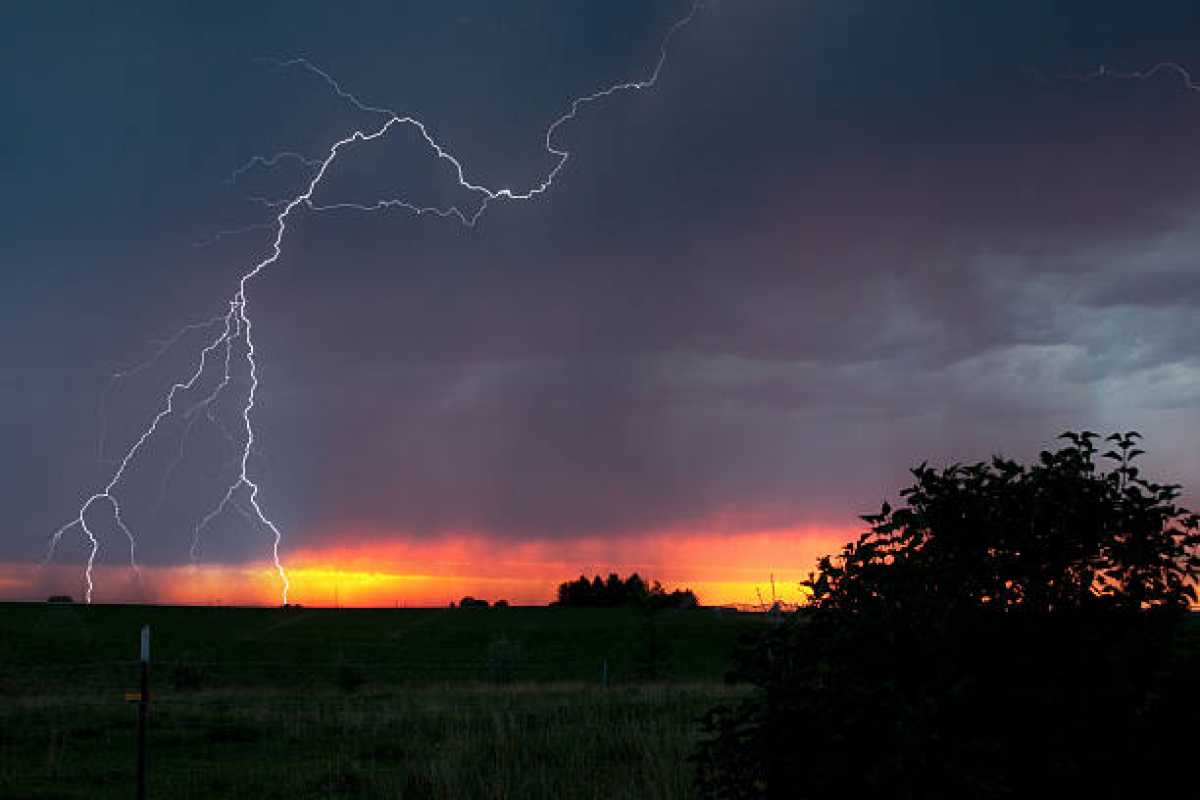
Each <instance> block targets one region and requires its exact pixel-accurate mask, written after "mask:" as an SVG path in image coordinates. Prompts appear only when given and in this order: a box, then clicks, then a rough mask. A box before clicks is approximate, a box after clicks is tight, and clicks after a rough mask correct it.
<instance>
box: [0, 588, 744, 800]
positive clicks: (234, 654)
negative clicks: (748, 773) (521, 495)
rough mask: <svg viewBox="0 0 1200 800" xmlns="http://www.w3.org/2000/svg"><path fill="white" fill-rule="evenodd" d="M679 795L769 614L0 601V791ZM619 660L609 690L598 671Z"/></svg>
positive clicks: (686, 792)
mask: <svg viewBox="0 0 1200 800" xmlns="http://www.w3.org/2000/svg"><path fill="white" fill-rule="evenodd" d="M142 624H149V625H150V626H151V629H152V632H153V646H152V656H153V662H154V663H153V667H152V684H153V689H154V704H153V711H152V717H151V739H150V741H151V796H152V797H165V796H170V797H172V798H173V800H181V799H182V798H209V797H212V798H237V797H254V798H274V797H279V798H284V797H287V798H302V797H414V798H418V797H438V798H443V797H444V798H452V797H468V798H469V797H488V798H526V797H528V798H536V797H547V798H549V797H567V798H573V797H579V798H592V797H595V798H614V797H627V798H676V797H689V796H690V795H691V779H692V778H691V776H692V772H691V769H690V766H689V764H688V762H687V760H686V756H687V754H688V753H689V752H690V751H691V749H692V746H693V744H694V742H695V740H696V737H697V735H698V734H699V729H698V725H697V719H698V718H699V716H700V715H701V714H702V713H703V711H704V710H705V709H707V708H708V707H710V706H712V705H713V704H714V703H717V702H723V701H729V700H731V699H734V698H735V697H736V696H737V694H738V693H739V692H740V691H741V690H738V689H733V688H730V687H726V686H725V685H723V683H722V681H721V679H722V676H723V673H724V671H725V670H726V669H727V667H728V665H729V656H730V653H731V651H732V648H733V646H734V643H735V641H736V639H737V637H738V635H739V634H740V633H743V632H746V631H749V630H754V629H756V628H758V627H760V626H762V625H764V624H767V623H766V621H765V619H764V618H763V617H762V616H760V615H751V614H729V613H720V612H716V611H711V610H696V611H666V612H659V613H657V614H654V615H648V614H646V613H644V612H641V611H637V610H632V609H611V610H609V609H604V610H600V609H596V610H591V609H554V608H508V609H487V610H449V609H423V610H416V609H413V610H400V609H398V610H386V609H383V610H332V609H287V610H283V609H234V608H170V607H121V606H110V607H105V606H97V607H79V606H48V605H43V604H12V605H0V797H4V798H7V799H9V800H12V799H14V798H60V797H61V798H85V797H86V798H104V797H129V796H131V793H132V787H133V782H132V776H133V754H134V722H135V717H136V711H135V705H134V704H131V703H126V702H125V700H124V697H123V694H124V692H126V691H129V690H133V689H135V688H136V675H137V673H136V664H135V657H136V654H137V638H138V630H139V629H140V627H141V625H142ZM606 664H607V677H608V686H605V685H603V679H604V675H605V665H606Z"/></svg>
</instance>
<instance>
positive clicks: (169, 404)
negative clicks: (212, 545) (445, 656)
mask: <svg viewBox="0 0 1200 800" xmlns="http://www.w3.org/2000/svg"><path fill="white" fill-rule="evenodd" d="M702 6H703V0H695V2H693V4H692V6H691V8H690V9H689V11H688V13H687V14H686V15H685V16H683V17H682V18H680V19H678V20H676V21H675V22H674V23H673V24H672V25H671V26H670V28H668V29H667V32H666V34H665V35H664V36H663V39H662V41H661V43H660V47H659V55H658V59H657V60H656V61H655V63H654V67H653V69H652V70H651V71H650V74H649V75H648V76H647V77H645V78H643V79H641V80H637V81H625V82H622V83H616V84H612V85H610V86H608V87H606V88H603V89H600V90H598V91H595V92H593V93H591V94H588V95H584V96H582V97H577V98H575V99H574V100H572V101H571V103H570V105H569V106H568V108H567V111H566V112H565V113H564V114H562V115H561V116H559V117H558V118H556V119H555V120H554V121H553V122H551V123H550V126H549V127H548V128H547V129H546V132H545V136H544V140H543V141H544V147H545V150H546V152H547V153H549V154H550V155H551V156H553V157H554V159H555V161H554V163H553V166H552V167H551V168H550V170H549V171H547V172H546V173H545V174H544V175H543V176H542V177H540V178H538V179H536V180H534V181H533V182H532V183H531V184H530V185H529V186H528V188H526V189H524V190H520V191H517V190H514V189H512V188H510V187H502V188H497V189H493V188H490V187H488V186H485V185H483V184H481V183H476V182H473V181H471V180H470V179H468V178H467V172H466V170H465V169H464V167H463V164H462V162H461V161H460V160H459V159H458V158H457V157H456V156H455V155H453V154H452V153H451V152H450V151H449V149H447V148H446V147H445V146H443V145H442V144H441V143H440V142H439V141H438V140H437V139H436V138H435V137H434V136H433V135H432V134H431V133H430V131H429V128H428V126H427V125H426V123H425V122H423V121H422V120H420V119H418V118H416V117H414V116H410V115H401V114H399V113H397V112H395V111H393V110H391V109H389V108H383V107H380V106H372V105H368V104H366V103H363V102H362V101H360V100H359V99H358V98H357V97H356V96H355V95H353V94H351V93H350V92H348V91H346V90H345V89H343V88H342V86H341V85H340V84H339V83H338V82H337V81H336V80H334V78H333V77H332V76H331V75H330V74H329V73H327V72H325V71H324V70H322V69H320V68H319V67H317V66H316V65H315V64H313V63H312V62H311V61H309V60H308V59H306V58H296V59H290V60H282V61H281V60H275V61H273V62H272V63H274V64H276V65H277V66H279V67H281V68H286V67H302V68H303V69H305V70H307V71H308V72H310V73H312V74H314V75H316V76H318V77H319V78H321V79H322V80H323V81H324V82H325V83H326V84H327V85H328V86H329V87H330V88H331V89H332V90H333V92H334V93H335V94H336V95H337V96H338V97H339V98H341V99H343V100H345V101H346V102H348V103H349V104H351V105H352V106H354V107H355V108H357V109H358V110H359V111H363V112H366V113H370V114H376V115H379V116H381V117H383V121H382V122H381V123H380V125H379V126H378V127H377V128H374V129H370V130H362V129H357V130H355V131H353V132H352V133H350V134H348V135H346V136H344V137H342V138H341V139H339V140H337V141H336V142H334V143H333V144H332V145H331V146H330V147H329V149H328V151H327V153H326V155H325V156H324V158H310V157H308V156H305V155H302V154H300V153H295V152H292V151H286V152H282V153H278V154H276V155H273V156H270V157H264V156H255V157H253V158H251V159H250V160H249V161H247V162H246V163H245V164H243V165H242V166H241V167H239V168H238V169H237V170H235V171H234V173H233V174H232V175H231V176H230V182H236V180H237V179H238V177H239V176H241V175H242V174H244V173H245V172H247V171H249V170H250V169H253V168H256V167H263V168H270V167H273V166H275V165H277V164H279V163H281V162H282V161H298V162H300V163H301V164H302V165H304V166H306V167H309V168H311V169H312V170H313V173H312V176H311V178H310V179H309V181H308V183H307V184H306V185H305V187H304V189H303V190H302V191H301V192H300V193H299V194H296V195H295V196H293V197H292V198H291V199H289V200H286V201H261V200H260V202H263V204H264V205H266V206H267V207H269V208H273V209H275V208H277V209H279V210H278V212H277V213H276V214H275V218H274V222H273V223H268V225H269V226H270V227H271V228H272V229H273V230H274V234H273V237H272V240H271V244H270V247H269V252H268V254H267V255H266V256H265V257H264V258H262V259H261V260H259V261H258V262H256V263H254V264H253V265H252V266H251V267H249V268H248V269H247V270H246V271H245V272H244V273H243V274H242V276H241V278H240V279H239V281H238V285H237V291H236V292H235V293H234V295H233V297H232V298H231V299H230V300H229V303H228V305H229V310H228V311H227V312H226V313H225V314H224V315H222V316H220V317H217V318H214V319H213V320H210V321H209V323H202V324H201V325H192V326H188V327H187V328H185V329H184V330H183V331H181V332H180V333H179V334H177V335H176V337H173V339H172V340H171V341H170V342H169V344H168V346H166V347H163V348H162V349H160V351H159V352H158V353H157V354H156V355H155V357H154V358H153V359H152V360H151V362H148V363H152V362H153V361H154V360H156V359H157V358H158V357H160V356H161V355H162V354H163V353H165V352H166V350H167V349H170V346H171V345H173V344H174V343H175V342H177V341H178V340H179V339H180V338H182V336H183V335H184V334H185V333H187V332H190V331H192V330H197V329H200V328H202V327H204V326H205V325H212V326H215V325H217V324H220V325H221V326H222V328H221V331H220V333H219V334H218V335H216V336H215V337H214V338H212V339H211V340H209V342H208V343H207V344H206V345H205V346H204V348H203V349H202V350H201V351H200V355H199V359H198V363H197V365H196V368H195V370H194V371H193V372H192V374H191V376H190V377H189V378H188V379H187V380H186V381H182V382H176V383H175V384H173V385H172V387H171V389H170V390H169V391H168V393H167V396H166V399H165V401H164V405H163V406H162V408H161V409H160V410H159V412H158V413H157V414H156V415H155V416H154V417H153V419H152V420H151V422H150V424H149V425H148V426H147V427H146V428H145V429H144V430H143V431H142V433H141V435H140V436H139V437H138V438H137V440H136V441H135V442H134V443H133V445H132V446H131V447H130V448H129V449H128V450H127V451H126V452H125V455H124V457H123V458H122V459H121V460H120V461H119V462H118V464H117V467H116V469H115V471H114V472H113V474H112V476H111V478H110V480H109V481H108V483H107V484H106V485H105V486H104V488H103V489H102V490H101V491H99V492H96V493H94V494H92V495H91V496H90V497H88V498H87V499H86V500H85V501H84V502H83V504H82V506H80V509H79V512H78V514H77V515H76V516H75V518H73V519H72V520H70V521H69V522H67V523H66V524H65V525H63V526H62V527H60V528H59V529H58V530H57V531H55V532H54V534H53V535H52V536H51V540H50V547H49V552H48V553H47V556H46V560H47V561H48V560H49V559H50V558H51V557H53V554H54V551H55V548H56V547H57V545H58V543H59V541H60V540H61V539H62V537H63V536H64V535H65V534H66V533H67V531H69V530H71V529H73V528H76V527H78V528H79V529H80V531H81V532H82V534H83V536H84V538H85V539H86V540H87V542H88V545H89V552H88V558H87V565H86V568H85V575H84V577H85V582H86V600H87V602H88V603H90V602H91V601H92V595H93V591H94V588H95V583H94V568H95V561H96V556H97V554H98V552H99V548H100V544H99V540H98V539H97V538H96V535H95V533H94V532H93V530H92V529H91V527H90V526H89V524H88V521H87V516H88V513H89V512H90V511H91V510H92V509H93V507H95V506H96V504H98V503H107V504H108V505H109V506H110V507H111V509H112V514H113V521H114V523H115V524H116V526H117V527H118V528H119V529H120V530H121V532H122V533H123V534H124V535H125V536H126V537H127V539H128V541H129V560H130V565H131V566H133V567H134V568H135V569H137V558H136V546H137V542H136V539H135V538H134V536H133V532H132V531H131V530H130V529H129V527H128V526H127V525H126V524H125V522H124V519H123V517H122V512H121V505H120V502H119V500H118V498H117V495H116V490H117V487H118V486H119V485H120V483H121V481H122V480H123V479H124V477H125V475H126V473H127V470H128V468H129V466H130V464H131V463H132V462H133V461H134V460H135V459H136V458H137V456H138V455H139V454H140V453H141V452H142V449H143V448H144V447H145V446H146V444H147V443H148V442H149V441H150V440H151V439H152V438H153V437H154V435H155V434H156V433H157V432H158V430H159V426H160V425H161V424H162V422H163V421H164V420H165V419H166V418H168V417H170V416H172V415H173V414H175V413H176V401H177V398H178V397H179V396H180V394H181V393H187V392H191V391H193V390H195V389H196V388H197V387H198V386H199V385H200V383H201V381H202V380H203V379H204V376H205V375H206V373H207V372H208V369H209V363H210V359H211V358H212V356H213V354H214V353H216V352H217V351H218V350H220V349H221V348H224V358H223V374H222V377H221V379H220V380H219V381H218V382H217V384H216V386H215V388H214V389H213V390H212V391H211V392H210V393H209V394H208V395H206V396H205V397H204V398H203V399H201V400H200V401H199V402H198V403H196V404H193V405H192V406H191V408H190V409H189V410H188V411H187V412H185V418H187V417H188V416H189V415H191V414H194V413H196V412H197V410H198V409H200V408H204V409H205V411H206V413H207V412H208V410H209V408H210V407H211V405H212V404H213V403H214V402H216V400H217V398H218V397H219V396H220V395H221V394H222V392H223V391H224V390H225V389H226V388H227V387H228V386H229V384H230V382H231V381H232V380H233V355H232V354H233V350H234V345H235V342H237V341H238V340H239V339H240V340H241V342H242V347H243V348H244V357H245V362H246V368H247V370H248V380H249V390H248V393H247V396H246V400H245V402H244V404H243V405H242V408H241V418H242V424H243V431H242V434H243V439H242V441H241V443H240V450H241V452H240V457H239V458H238V460H237V474H236V476H235V477H234V479H233V480H232V482H231V483H230V484H229V485H228V487H227V488H226V490H225V492H224V494H223V495H222V497H221V500H220V502H219V503H218V504H217V505H216V506H215V507H214V508H213V509H212V510H210V511H209V512H208V513H207V514H205V515H204V516H203V517H202V518H201V519H200V521H199V522H198V523H197V525H196V527H195V529H194V531H193V538H192V549H191V553H192V556H193V558H195V557H196V556H197V554H198V551H199V543H200V539H201V536H202V534H203V532H204V530H205V529H206V528H207V527H208V525H210V524H211V523H212V522H213V521H214V520H215V519H217V517H219V516H220V515H221V514H222V513H224V512H225V511H226V510H227V509H229V508H230V507H232V508H234V509H235V510H237V511H238V512H239V513H241V514H242V515H243V516H244V517H246V518H247V520H248V521H250V522H252V523H253V524H255V525H257V526H260V527H261V528H264V529H265V530H267V531H268V532H269V533H270V535H271V558H272V562H273V564H274V568H275V571H276V574H277V575H278V577H279V581H280V584H281V597H282V601H283V603H284V605H286V604H287V603H288V599H289V597H288V595H289V591H290V589H291V583H290V581H289V580H288V575H287V570H286V569H285V568H284V565H283V562H282V561H281V559H280V555H279V548H280V545H281V543H282V540H283V534H282V531H281V530H280V529H279V527H278V525H277V524H276V523H275V522H274V521H273V520H272V519H271V518H270V517H268V516H267V514H266V512H265V511H264V510H263V507H262V504H261V503H260V501H259V494H260V488H259V485H258V483H257V482H256V481H255V480H254V479H253V478H252V476H251V474H250V456H251V453H252V452H253V451H254V449H255V446H256V438H255V433H254V425H253V420H252V418H253V414H254V411H255V408H256V405H257V401H258V391H259V371H258V362H257V359H256V355H257V350H256V348H255V344H254V338H253V335H252V331H253V322H252V320H251V316H250V313H249V311H248V308H249V292H248V289H249V286H250V284H251V282H253V281H254V280H255V279H256V278H257V277H258V276H259V275H260V274H262V272H263V271H264V270H266V269H267V268H269V267H270V266H271V265H272V264H274V263H275V262H276V261H278V260H279V259H280V258H281V257H282V256H283V244H284V239H285V237H286V234H287V231H288V221H289V219H290V217H291V215H292V212H293V211H295V210H296V209H297V208H300V207H302V206H303V207H305V208H307V209H308V210H311V211H314V212H322V211H333V210H343V209H345V210H357V211H364V212H374V211H380V210H384V209H389V208H400V209H404V210H407V211H409V212H411V213H413V214H417V215H423V214H435V215H437V216H439V217H446V218H450V217H452V218H455V219H457V220H458V221H459V222H461V223H462V224H463V225H465V226H466V227H468V228H473V227H475V224H476V223H477V222H478V221H479V219H480V218H481V217H482V216H483V214H484V213H485V212H486V211H487V209H488V207H489V205H490V204H491V203H492V202H495V201H498V200H509V201H528V200H532V199H534V198H536V197H538V196H539V195H541V194H543V193H545V192H546V191H548V190H549V189H550V187H551V186H552V185H553V184H554V180H555V178H557V177H558V175H559V173H560V172H561V171H562V170H563V168H564V167H565V166H566V164H567V162H568V160H569V159H570V157H571V151H570V150H568V149H566V148H565V147H560V146H558V145H556V144H555V136H556V134H557V132H558V130H559V128H561V127H562V126H563V125H565V124H567V123H568V122H570V121H572V120H574V119H575V118H576V117H577V116H578V115H579V112H580V111H581V110H582V109H583V108H584V107H586V106H588V105H590V104H592V103H595V102H597V101H599V100H603V99H605V98H608V97H612V96H613V95H616V94H621V93H625V92H631V91H642V90H645V89H649V88H651V87H653V86H654V85H655V84H657V83H658V79H659V75H660V74H661V72H662V69H663V67H664V66H665V65H666V62H667V53H668V49H669V47H670V44H671V42H672V40H673V39H674V38H675V35H676V34H677V33H678V32H679V31H680V30H681V29H683V28H684V27H686V26H687V25H688V24H690V23H691V22H692V20H693V19H694V18H695V17H696V15H697V13H698V12H699V11H700V9H701V7H702ZM399 127H410V128H412V129H414V130H416V131H417V132H418V133H419V134H420V136H421V138H422V139H424V141H425V143H426V145H427V146H428V147H429V149H430V150H431V151H432V152H433V153H434V154H435V155H436V157H437V158H438V159H441V160H444V161H446V162H448V163H449V164H450V165H451V166H452V167H453V170H454V173H455V175H456V178H457V182H458V185H459V187H461V188H463V189H465V190H467V191H468V192H470V193H472V194H473V195H475V196H476V197H478V198H479V203H478V205H477V206H476V207H475V208H474V209H466V210H464V209H463V208H461V207H460V206H458V205H450V206H447V207H437V206H428V205H420V204H418V203H415V202H412V201H409V200H407V199H404V198H389V199H385V200H380V201H378V202H377V203H374V204H370V205H368V204H360V203H331V204H327V205H319V204H317V203H315V202H314V201H313V196H314V195H315V194H316V192H317V189H318V188H319V187H320V185H321V182H322V180H324V178H325V175H326V174H327V173H328V171H329V168H330V166H331V165H332V164H333V163H334V161H335V160H336V159H337V158H338V156H339V155H340V154H341V153H342V152H343V150H345V149H346V148H349V147H352V146H353V145H357V144H364V143H367V142H372V141H376V140H379V139H382V138H384V137H386V136H387V135H388V134H389V133H390V132H391V131H392V130H393V129H394V128H399ZM256 227H259V226H250V227H247V228H244V229H239V230H237V231H223V232H220V233H218V234H217V235H216V237H215V238H221V237H222V236H226V235H230V234H232V233H239V232H242V231H244V230H252V229H255V228H256ZM218 320H219V322H218ZM139 369H141V368H139ZM129 374H131V373H125V376H128V375H129ZM190 427H191V426H190V424H189V426H188V427H186V428H185V429H184V432H183V436H184V437H186V436H187V434H188V431H189V430H190ZM172 469H173V467H172ZM239 493H244V494H245V498H246V505H245V506H243V505H242V504H241V503H240V502H238V499H237V498H238V494H239Z"/></svg>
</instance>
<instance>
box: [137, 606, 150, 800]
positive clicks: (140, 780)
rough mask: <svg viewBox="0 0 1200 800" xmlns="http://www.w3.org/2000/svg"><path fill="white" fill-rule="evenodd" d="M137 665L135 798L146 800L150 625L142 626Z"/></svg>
mask: <svg viewBox="0 0 1200 800" xmlns="http://www.w3.org/2000/svg"><path fill="white" fill-rule="evenodd" d="M138 666H139V668H140V670H141V683H142V686H141V689H142V691H141V693H140V696H139V698H138V725H137V800H146V717H147V716H148V715H149V712H150V626H149V625H143V626H142V647H141V652H140V657H139V658H138Z"/></svg>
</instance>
